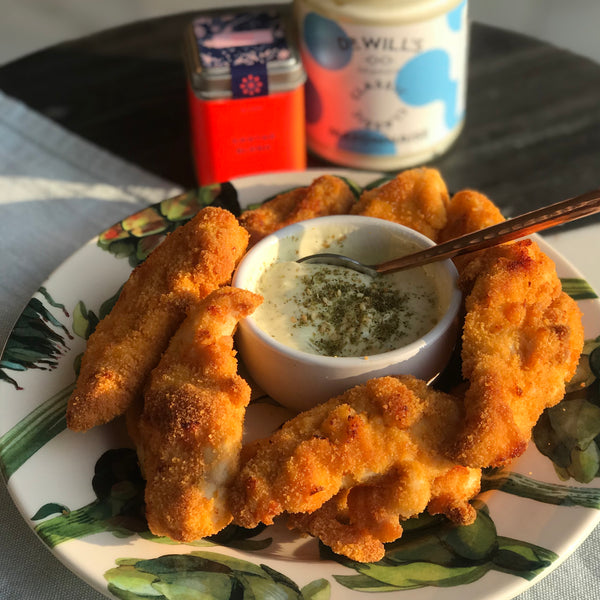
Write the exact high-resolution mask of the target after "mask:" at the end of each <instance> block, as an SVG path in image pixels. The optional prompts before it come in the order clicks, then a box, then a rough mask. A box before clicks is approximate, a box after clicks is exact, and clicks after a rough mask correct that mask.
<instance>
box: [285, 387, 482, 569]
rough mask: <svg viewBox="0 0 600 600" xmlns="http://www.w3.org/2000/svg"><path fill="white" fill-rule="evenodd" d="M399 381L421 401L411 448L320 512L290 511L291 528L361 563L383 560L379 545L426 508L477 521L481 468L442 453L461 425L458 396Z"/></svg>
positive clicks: (457, 520) (462, 521)
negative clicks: (475, 504) (474, 502)
mask: <svg viewBox="0 0 600 600" xmlns="http://www.w3.org/2000/svg"><path fill="white" fill-rule="evenodd" d="M398 380H399V381H400V382H402V384H403V385H405V386H406V387H407V388H409V389H410V390H411V391H412V392H413V394H414V396H415V397H416V398H419V399H420V400H421V401H422V413H421V415H420V418H419V419H418V420H417V421H415V423H414V424H413V425H412V426H411V427H410V438H411V443H412V444H413V447H414V450H413V452H412V453H406V454H405V455H404V456H400V457H399V460H397V461H396V462H395V463H394V464H393V465H392V467H391V468H390V469H389V470H388V471H387V472H386V473H385V474H383V475H382V476H381V477H378V478H374V479H373V480H372V481H369V482H367V483H365V484H362V485H357V486H354V487H352V488H350V489H347V490H343V491H342V492H340V493H339V494H337V495H336V496H335V497H334V498H332V499H331V500H329V501H328V502H326V503H325V504H324V505H323V506H322V507H321V508H319V509H318V510H316V511H314V512H312V513H303V514H294V515H291V517H290V519H289V521H288V525H289V526H290V527H291V528H293V529H297V530H300V531H304V532H307V533H310V534H312V535H314V536H316V537H318V538H319V539H321V541H322V542H323V543H324V544H326V545H328V546H330V547H331V548H332V549H333V551H334V552H336V553H338V554H344V555H345V556H348V557H349V558H351V559H353V560H357V561H360V562H372V561H377V560H380V559H381V558H383V554H384V546H383V544H384V543H386V542H391V541H394V540H396V539H398V538H399V537H401V535H402V525H401V522H402V521H404V520H406V519H409V518H411V517H414V516H417V515H418V514H420V513H421V512H423V511H424V510H425V509H427V510H428V511H429V512H430V513H431V514H438V513H441V514H444V515H446V516H447V517H448V518H450V519H451V520H452V521H454V522H455V523H458V524H463V525H464V524H469V523H472V522H473V521H474V519H475V510H474V508H473V507H472V506H471V505H470V504H469V500H471V499H472V498H473V497H474V496H475V495H477V493H478V492H479V489H480V482H481V470H480V469H473V468H468V467H462V466H458V465H456V464H454V463H453V462H451V461H450V460H448V459H447V458H446V457H445V456H444V452H445V450H446V449H447V448H448V446H449V444H450V443H451V442H452V436H453V434H455V433H456V431H457V430H458V428H459V426H460V422H461V416H462V413H461V402H460V400H459V399H457V398H454V397H452V396H449V395H447V394H444V393H442V392H438V391H436V390H434V389H432V388H430V387H428V386H427V385H426V383H425V382H423V381H419V380H417V379H415V378H413V377H410V376H402V377H399V378H398Z"/></svg>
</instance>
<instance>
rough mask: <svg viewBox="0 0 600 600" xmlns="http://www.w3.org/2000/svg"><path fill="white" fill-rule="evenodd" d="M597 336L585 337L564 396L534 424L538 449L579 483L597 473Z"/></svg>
mask: <svg viewBox="0 0 600 600" xmlns="http://www.w3.org/2000/svg"><path fill="white" fill-rule="evenodd" d="M599 377H600V337H598V338H596V339H594V340H587V341H586V343H585V345H584V348H583V353H582V355H581V359H580V360H579V365H578V367H577V372H576V373H575V375H574V377H573V379H572V380H571V382H569V387H568V390H567V394H566V396H565V398H564V399H563V400H562V401H561V402H560V403H559V404H557V405H556V406H553V407H552V408H548V409H546V410H545V411H544V413H543V414H542V416H541V417H540V419H539V421H538V422H537V424H536V425H535V427H534V428H533V441H534V442H535V445H536V446H537V449H538V450H539V451H540V452H541V453H542V454H544V455H545V456H547V457H548V458H549V459H550V460H551V461H552V462H553V463H554V467H555V470H556V472H557V474H558V476H559V477H560V478H561V479H562V480H564V481H566V480H568V479H570V478H573V479H575V481H578V482H580V483H589V482H590V481H592V480H593V479H594V478H596V477H600V380H599Z"/></svg>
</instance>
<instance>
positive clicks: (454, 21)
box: [446, 0, 467, 31]
mask: <svg viewBox="0 0 600 600" xmlns="http://www.w3.org/2000/svg"><path fill="white" fill-rule="evenodd" d="M466 8H467V0H463V2H461V3H460V4H459V5H458V6H457V7H456V8H454V9H452V10H451V11H450V12H449V13H448V14H447V15H446V18H447V20H448V27H450V29H451V30H452V31H460V29H461V26H462V22H463V12H464V11H465V9H466Z"/></svg>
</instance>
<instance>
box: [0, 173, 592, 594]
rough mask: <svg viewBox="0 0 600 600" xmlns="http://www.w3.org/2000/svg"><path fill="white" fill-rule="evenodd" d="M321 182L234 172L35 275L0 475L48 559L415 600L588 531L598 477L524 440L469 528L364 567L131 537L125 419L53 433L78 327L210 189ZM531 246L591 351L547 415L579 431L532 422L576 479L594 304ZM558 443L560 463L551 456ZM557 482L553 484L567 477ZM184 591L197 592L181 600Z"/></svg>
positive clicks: (179, 577) (501, 585) (87, 568)
mask: <svg viewBox="0 0 600 600" xmlns="http://www.w3.org/2000/svg"><path fill="white" fill-rule="evenodd" d="M327 172H329V173H338V174H340V175H343V176H345V177H347V178H349V179H351V180H352V181H353V182H355V183H356V184H358V185H361V186H362V185H366V184H368V183H370V182H372V181H373V180H374V179H375V178H376V177H375V176H374V175H373V174H372V173H360V172H353V171H343V170H342V171H339V170H335V169H332V170H330V171H327ZM322 173H324V171H309V172H298V173H282V174H274V175H267V176H265V175H260V176H253V177H247V178H243V179H239V180H235V181H234V182H232V186H233V187H231V186H225V187H224V188H219V187H213V188H208V189H204V190H203V191H202V193H201V194H199V195H197V194H195V193H190V194H188V195H184V196H183V197H180V198H178V199H175V200H172V201H169V202H164V203H161V205H160V206H157V207H154V208H151V209H149V210H146V211H144V212H143V213H141V214H137V215H135V216H133V217H131V218H130V219H127V220H125V221H123V222H121V225H123V226H125V229H126V231H125V230H123V228H122V227H121V225H118V226H116V227H115V228H112V229H111V230H109V231H108V232H104V233H103V234H102V236H101V238H96V239H95V240H92V241H91V242H90V243H89V244H88V245H86V246H85V247H84V248H82V249H81V250H80V251H78V252H77V253H75V254H74V255H73V256H72V257H71V258H70V259H69V260H67V261H66V262H65V263H64V264H63V265H62V266H61V267H60V268H59V269H58V270H57V271H56V272H55V273H54V274H53V275H52V276H51V277H50V278H49V280H48V281H47V282H46V283H45V284H44V286H43V287H42V288H40V291H39V292H38V293H37V294H36V295H35V296H34V298H32V301H31V302H30V304H29V306H28V308H27V310H26V311H25V312H24V313H23V316H22V317H21V319H20V320H19V323H18V325H17V327H16V328H15V330H14V332H13V334H12V335H11V338H10V339H9V342H8V344H7V347H6V348H5V350H4V354H3V357H2V358H3V361H2V363H1V364H0V376H1V378H2V379H0V388H1V395H0V428H1V429H0V433H1V434H2V437H1V438H0V466H1V467H2V470H3V472H4V474H5V477H6V478H7V480H8V487H9V489H10V492H11V494H12V496H13V498H14V500H15V503H16V504H17V506H18V508H19V510H20V511H21V513H22V515H23V518H24V519H25V520H26V521H27V522H28V523H30V524H31V526H32V527H34V528H35V531H36V532H37V533H38V534H39V535H40V536H41V537H42V539H43V540H44V541H45V542H46V543H47V544H48V545H49V546H50V547H51V549H52V551H53V552H54V553H55V555H56V556H57V557H58V558H59V559H60V560H61V561H62V562H64V563H65V564H66V565H67V566H69V567H70V568H71V569H72V570H74V571H75V572H76V573H77V574H78V575H79V576H80V577H81V578H83V579H84V580H85V581H87V582H88V583H89V584H90V585H92V586H93V587H95V588H96V589H98V590H100V591H101V592H102V593H104V594H106V595H107V596H109V597H115V596H116V597H119V598H127V599H134V598H139V599H142V598H153V599H155V600H156V599H162V598H169V599H179V598H186V599H187V598H190V597H198V598H215V599H221V598H237V597H241V591H242V590H244V591H245V592H247V593H248V594H249V596H248V597H250V594H251V593H254V594H255V596H252V597H256V598H271V597H272V598H275V597H276V598H303V599H305V600H308V599H312V600H326V599H328V598H332V599H349V598H364V597H365V594H367V595H369V594H370V595H375V594H376V593H378V592H387V593H386V594H384V597H385V598H402V597H405V596H406V593H404V592H405V590H407V589H411V590H412V592H411V594H410V597H411V598H414V599H422V600H424V599H429V598H434V597H435V598H436V600H462V599H463V598H465V597H468V598H470V599H472V600H476V599H484V598H485V599H487V600H491V599H492V598H493V599H494V600H499V599H508V598H512V597H514V596H515V595H517V594H518V593H520V592H521V591H523V590H524V589H525V588H527V587H528V586H530V585H532V584H533V583H535V581H537V580H538V579H539V578H540V577H543V576H544V575H545V574H547V573H548V572H549V571H550V570H552V569H553V568H555V567H556V566H557V565H558V564H560V562H561V561H563V560H564V559H565V558H566V557H567V556H568V555H569V554H570V553H571V552H572V551H573V550H574V549H575V548H576V547H577V546H578V545H579V544H580V543H581V542H582V541H583V539H584V538H585V537H586V536H587V535H588V534H589V533H590V531H591V530H592V529H593V528H594V527H595V525H596V524H597V523H598V521H600V510H598V507H599V506H600V489H598V480H597V479H595V480H594V479H591V480H590V481H589V482H588V483H581V482H578V481H576V480H575V479H573V478H570V479H566V480H561V479H560V478H559V477H558V475H557V469H556V468H555V466H554V465H553V463H552V461H551V460H550V459H549V458H548V457H545V456H543V455H542V454H541V453H540V452H539V451H538V450H537V448H536V446H535V445H534V444H533V443H531V444H530V447H529V449H528V450H527V452H526V454H525V455H524V456H523V457H522V458H521V459H520V460H519V461H518V462H516V463H515V464H514V465H513V466H512V467H511V472H510V473H503V474H501V475H500V476H498V475H496V476H491V475H490V476H488V477H487V478H486V485H491V486H496V487H497V486H498V485H499V482H504V489H503V490H502V491H497V490H491V491H487V492H484V493H482V494H481V495H480V497H479V498H478V500H477V502H478V506H479V518H478V520H477V521H476V523H475V525H472V526H470V527H469V528H452V527H449V526H448V524H447V523H445V522H444V521H439V520H432V519H427V518H423V519H419V520H413V521H412V522H411V523H412V525H411V527H410V528H407V530H406V532H405V536H404V537H403V538H402V540H401V541H400V542H399V543H396V544H391V545H390V547H389V550H388V553H387V555H386V559H385V560H384V561H382V562H381V563H378V564H376V565H358V564H355V563H351V562H349V561H344V560H342V559H337V560H336V559H335V557H332V556H331V555H328V554H327V552H326V551H325V552H324V553H321V554H320V551H322V550H323V549H322V548H320V547H319V544H318V543H317V542H316V541H315V540H313V539H312V538H299V537H296V536H294V535H293V534H291V533H289V532H288V531H287V530H286V528H285V526H284V525H282V524H279V525H275V526H273V527H270V528H266V529H264V530H261V531H259V532H252V534H251V535H250V534H249V533H248V532H245V531H244V530H239V529H229V530H227V531H226V532H225V533H223V534H222V535H220V536H219V537H218V538H216V539H214V538H213V539H212V540H204V541H203V540H201V541H199V542H198V543H197V544H194V545H183V544H172V543H169V542H167V541H166V540H163V539H157V538H153V537H152V536H150V535H149V534H148V533H147V531H145V523H144V520H143V517H142V516H141V515H142V512H141V503H140V499H141V497H142V496H141V494H142V493H143V489H142V485H143V484H142V482H141V480H140V479H139V473H137V471H136V462H135V457H134V455H133V453H132V452H131V450H128V448H130V447H131V444H130V442H129V440H128V438H127V436H126V434H125V431H124V426H123V423H122V422H120V421H117V422H114V423H111V424H109V425H106V426H103V427H98V428H96V429H94V430H92V431H90V432H88V433H85V434H81V433H73V432H71V431H68V430H67V429H66V428H65V423H64V410H65V406H66V400H67V398H68V394H69V392H70V390H71V389H72V385H73V382H74V380H75V371H74V363H75V362H76V359H77V357H78V356H79V355H80V354H81V353H82V352H83V350H84V348H85V338H86V336H87V335H88V334H89V328H90V327H93V325H94V322H95V319H96V318H97V317H98V316H102V314H103V313H104V312H105V311H106V310H107V309H108V306H107V305H104V306H103V303H105V302H106V301H107V300H109V299H110V298H111V297H113V296H114V294H115V293H116V292H117V291H118V289H119V287H120V286H121V285H122V283H123V282H124V281H125V280H126V279H127V277H128V274H129V272H130V270H131V264H130V261H129V260H128V258H127V256H129V257H130V258H131V256H133V255H131V254H130V253H131V251H133V250H135V251H137V252H138V253H139V255H140V257H142V256H143V255H144V254H145V253H146V252H147V251H148V249H149V248H151V247H152V246H153V244H155V243H157V241H158V240H159V239H160V237H161V236H162V235H164V232H165V230H167V229H168V228H170V227H174V226H175V225H176V224H177V222H181V219H185V218H187V217H189V216H191V214H192V213H194V212H195V211H196V210H197V205H196V203H195V202H196V200H197V199H198V197H202V198H206V197H211V196H212V195H215V194H216V193H217V192H219V191H221V193H222V195H225V196H227V194H228V193H229V194H231V193H232V190H233V189H234V188H235V190H237V195H238V199H239V201H240V204H241V205H242V206H247V205H248V204H251V203H254V202H259V201H262V200H264V199H265V198H268V197H270V196H272V195H273V194H275V193H277V192H279V191H282V190H285V189H289V188H291V187H295V186H298V185H306V184H307V183H309V182H310V181H312V180H313V179H314V178H315V177H316V176H318V175H320V174H322ZM161 211H162V213H161ZM165 214H166V215H167V216H165ZM149 217H150V218H149ZM135 236H137V237H135ZM538 241H539V240H538ZM99 242H100V246H99ZM539 243H540V244H541V245H542V247H543V249H544V250H545V251H546V252H547V253H548V254H549V255H550V256H551V257H552V258H553V259H554V260H555V262H556V264H557V269H558V273H559V275H560V276H561V278H565V286H566V289H567V290H569V291H574V294H575V295H576V296H577V299H578V302H579V303H580V305H581V307H582V309H583V310H584V314H585V316H584V326H585V331H586V339H587V340H590V343H589V344H588V346H587V347H586V353H587V354H586V356H585V357H584V358H585V360H584V361H583V363H585V364H583V367H584V369H583V375H582V377H583V378H584V379H586V383H587V384H592V385H589V387H588V388H586V390H585V391H581V392H578V393H577V394H573V395H571V396H568V397H567V399H566V400H565V401H563V403H562V404H561V406H563V407H565V406H566V407H567V408H568V407H573V414H576V413H577V414H579V412H580V411H582V410H585V411H587V412H586V413H585V414H586V415H588V417H587V418H586V419H583V423H582V421H581V420H580V421H577V419H573V418H572V419H571V420H570V421H569V422H568V423H563V424H561V423H560V422H559V421H560V419H559V418H558V417H557V416H556V415H554V416H553V419H554V420H552V419H548V418H547V419H546V420H547V421H548V422H551V423H554V426H555V427H557V428H558V430H557V431H558V433H557V432H556V431H554V433H553V435H554V436H555V438H556V436H557V435H560V431H562V430H561V429H560V428H561V427H563V428H566V429H569V428H570V429H569V432H570V433H571V434H573V431H574V429H573V428H574V427H575V425H574V423H579V424H578V425H577V427H575V429H577V431H576V432H575V433H576V434H577V435H580V437H581V438H582V440H583V441H581V440H580V446H581V448H579V449H577V448H576V447H574V446H573V439H572V435H571V437H570V438H569V440H570V441H569V443H571V446H570V447H569V452H570V454H569V456H570V460H571V464H570V465H569V466H568V468H570V470H571V472H572V473H575V474H576V475H577V477H579V479H582V478H584V477H587V478H588V479H590V475H589V473H590V472H592V471H593V469H594V467H593V464H594V463H593V460H594V456H595V455H594V447H592V444H596V446H595V448H596V450H597V448H598V445H597V443H598V442H600V437H596V438H595V439H594V438H593V435H594V434H593V432H592V433H590V431H589V428H588V430H585V431H583V430H582V427H585V426H586V424H589V423H590V422H592V423H595V420H594V419H596V418H598V419H600V417H599V416H598V412H600V401H599V399H598V397H597V395H598V391H597V388H598V386H597V385H594V384H593V382H594V381H595V380H596V376H595V375H594V374H593V373H592V372H591V371H590V369H589V365H588V363H591V364H592V366H593V367H594V368H596V367H595V365H596V364H597V363H599V362H600V360H598V359H600V353H599V352H596V354H595V355H592V356H591V358H590V359H589V361H588V354H589V353H590V352H592V351H593V350H594V349H595V348H596V347H597V346H598V345H600V344H599V343H597V342H593V341H591V340H594V339H595V338H596V337H597V336H598V335H599V334H600V331H599V330H598V329H599V328H600V303H599V301H598V300H597V299H595V298H593V294H592V293H590V290H589V288H587V287H586V285H585V282H583V281H581V276H580V275H579V274H578V273H577V271H576V270H575V269H574V268H573V267H572V266H571V265H570V264H568V263H567V262H566V261H565V260H564V259H562V258H561V256H560V255H558V254H557V253H556V252H555V251H553V250H552V248H550V247H548V246H547V245H546V244H544V242H543V241H539ZM107 246H110V248H111V251H110V252H109V251H107V250H106V247H107ZM115 252H116V254H117V255H120V257H119V256H117V255H115ZM133 262H135V260H133ZM567 279H568V280H569V281H567ZM86 328H87V331H86ZM567 403H568V404H567ZM563 412H564V411H563ZM567 412H568V411H567ZM285 415H286V413H285V411H284V410H283V409H281V408H279V407H276V406H273V405H272V404H270V403H265V402H258V403H256V404H253V405H252V406H251V408H250V409H249V421H250V422H251V423H261V426H262V428H263V430H264V432H266V431H267V430H268V429H269V428H272V427H274V426H276V424H277V423H278V422H279V421H280V420H281V419H282V418H284V417H285ZM545 418H546V417H545ZM599 431H600V430H599ZM254 433H255V434H256V433H257V432H256V431H255V432H254ZM543 433H544V432H542V434H543ZM547 433H548V431H547V430H546V434H547ZM596 433H597V432H596ZM555 438H553V439H555ZM563 446H564V444H563ZM557 448H558V450H557V452H558V453H560V452H562V456H563V459H564V454H565V452H564V447H560V448H559V446H557ZM101 457H102V460H100V461H99V459H100V458H101ZM555 458H556V457H555ZM573 461H575V462H573ZM590 461H592V462H590ZM567 462H568V461H567ZM575 463H577V464H575ZM590 465H592V466H590ZM95 467H96V468H97V469H98V474H97V475H96V477H95V479H94V484H95V486H94V487H92V478H93V477H94V469H95ZM563 467H564V465H563ZM590 469H591V470H590ZM560 473H561V474H562V475H565V473H566V471H565V469H564V468H563V470H562V471H560ZM592 475H593V473H592ZM595 475H596V477H597V476H598V473H597V472H596V473H595ZM504 476H506V477H505V478H503V477H504ZM191 590H194V594H195V595H193V596H192V595H186V594H188V593H189V592H190V591H191ZM201 590H204V593H205V594H206V595H202V592H201ZM244 597H247V596H244Z"/></svg>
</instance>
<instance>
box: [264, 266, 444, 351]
mask: <svg viewBox="0 0 600 600" xmlns="http://www.w3.org/2000/svg"><path fill="white" fill-rule="evenodd" d="M256 291H257V292H258V293H259V294H262V295H263V296H264V302H263V304H262V305H261V306H260V307H258V309H257V310H256V312H255V313H254V315H253V319H254V320H255V321H256V323H257V325H258V326H259V327H260V328H261V329H262V330H263V331H265V332H266V333H268V334H269V335H270V336H272V337H273V338H275V339H276V340H277V341H279V342H281V343H282V344H285V345H286V346H289V347H291V348H295V349H297V350H301V351H304V352H309V353H312V354H320V355H324V356H369V355H373V354H380V353H382V352H388V351H390V350H394V349H396V348H400V347H402V346H405V345H407V344H410V343H411V342H413V341H415V340H417V339H418V338H420V337H421V336H422V335H424V334H425V333H427V332H428V331H429V330H430V329H432V328H433V327H434V326H435V324H436V323H437V322H438V321H439V319H440V318H441V316H442V315H441V307H440V301H439V297H438V294H437V290H436V285H435V282H434V281H433V279H432V278H431V277H430V276H429V274H428V273H427V272H426V270H425V269H424V268H416V269H411V270H409V271H401V272H398V273H391V274H389V275H381V276H379V277H375V278H373V277H370V276H368V275H363V274H361V273H357V272H356V271H352V270H350V269H346V268H344V267H337V266H332V265H323V264H307V263H297V262H294V261H280V262H274V263H272V264H271V265H270V266H268V267H267V268H266V269H265V270H264V272H263V273H262V275H261V277H260V278H259V280H258V282H257V287H256Z"/></svg>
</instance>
